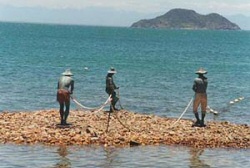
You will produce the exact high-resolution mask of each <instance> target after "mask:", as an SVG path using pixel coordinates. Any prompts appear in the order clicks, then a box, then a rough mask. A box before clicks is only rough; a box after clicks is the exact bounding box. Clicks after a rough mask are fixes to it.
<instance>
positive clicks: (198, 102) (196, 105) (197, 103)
mask: <svg viewBox="0 0 250 168" xmlns="http://www.w3.org/2000/svg"><path fill="white" fill-rule="evenodd" d="M199 104H200V98H199V97H198V96H197V95H196V96H195V99H194V103H193V113H194V116H195V118H196V122H195V123H194V124H193V125H192V126H200V117H199V114H198V107H199Z"/></svg>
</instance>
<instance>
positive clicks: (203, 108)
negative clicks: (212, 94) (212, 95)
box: [201, 95, 207, 127]
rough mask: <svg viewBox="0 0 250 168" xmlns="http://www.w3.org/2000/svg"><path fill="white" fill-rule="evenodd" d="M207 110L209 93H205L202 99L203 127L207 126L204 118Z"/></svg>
mask: <svg viewBox="0 0 250 168" xmlns="http://www.w3.org/2000/svg"><path fill="white" fill-rule="evenodd" d="M206 110H207V95H204V96H203V97H202V101H201V114H202V116H201V127H205V126H206V125H205V123H204V119H205V116H206Z"/></svg>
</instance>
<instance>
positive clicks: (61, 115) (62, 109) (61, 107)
mask: <svg viewBox="0 0 250 168" xmlns="http://www.w3.org/2000/svg"><path fill="white" fill-rule="evenodd" d="M59 112H60V118H61V125H63V121H64V119H63V116H64V104H63V103H60V111H59Z"/></svg>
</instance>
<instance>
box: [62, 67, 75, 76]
mask: <svg viewBox="0 0 250 168" xmlns="http://www.w3.org/2000/svg"><path fill="white" fill-rule="evenodd" d="M62 75H63V76H73V74H72V72H71V71H70V69H67V70H65V72H63V73H62Z"/></svg>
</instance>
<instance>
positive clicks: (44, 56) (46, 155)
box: [0, 22, 250, 168]
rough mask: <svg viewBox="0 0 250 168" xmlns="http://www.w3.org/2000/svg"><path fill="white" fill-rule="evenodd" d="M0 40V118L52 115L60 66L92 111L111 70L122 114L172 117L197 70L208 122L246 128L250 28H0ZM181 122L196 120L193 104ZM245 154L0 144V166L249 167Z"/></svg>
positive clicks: (11, 25)
mask: <svg viewBox="0 0 250 168" xmlns="http://www.w3.org/2000/svg"><path fill="white" fill-rule="evenodd" d="M0 41H1V42H0V59H1V61H0V73H1V75H0V81H1V86H0V93H1V97H0V112H3V111H10V112H17V111H27V112H31V113H32V111H35V110H43V109H51V108H53V109H54V108H58V103H57V102H56V89H57V81H58V79H59V77H60V75H61V73H62V72H64V71H65V70H66V69H71V71H72V73H73V74H74V80H75V90H74V96H75V97H76V98H77V100H78V101H79V102H81V103H82V104H83V105H85V106H88V107H97V106H99V105H101V104H102V103H103V102H105V100H106V99H107V97H108V95H107V94H106V93H105V77H106V74H107V71H108V70H109V69H110V67H114V68H115V69H116V70H117V74H115V76H114V81H115V83H116V85H117V86H119V87H120V89H119V90H120V100H121V101H120V102H121V104H122V106H123V108H125V109H126V110H129V111H134V112H138V113H143V114H154V115H158V116H163V117H174V118H178V117H179V116H180V115H181V114H182V112H183V111H184V109H185V108H186V107H187V105H188V102H189V101H190V100H191V98H192V97H193V95H194V93H193V91H192V85H193V80H194V78H195V77H197V75H196V74H195V71H196V70H198V69H199V68H200V67H203V68H205V69H206V70H207V71H208V74H206V77H207V78H208V82H209V83H208V89H207V93H208V105H209V106H210V107H211V108H212V109H214V110H216V111H218V112H219V115H216V116H215V115H213V114H211V113H209V114H207V117H206V118H205V120H206V121H214V120H215V121H228V122H230V123H236V124H248V125H249V124H250V120H249V118H250V110H249V107H250V101H249V100H250V31H219V30H218V31H211V30H164V29H160V30H159V29H134V28H124V27H98V26H80V25H53V24H51V25H50V24H28V23H6V22H0ZM239 98H243V99H242V100H241V99H239ZM118 107H119V106H118ZM77 108H78V106H76V105H75V104H74V103H73V102H72V103H71V109H77ZM107 108H108V107H107ZM69 117H70V116H69ZM182 118H186V119H193V118H194V116H193V113H192V107H189V108H188V110H187V111H186V113H185V114H184V115H183V117H182ZM249 156H250V150H249V149H246V150H245V149H220V148H219V149H202V150H201V149H200V150H198V149H193V148H188V147H183V146H141V147H135V148H104V147H96V146H95V147H92V146H87V147H80V148H79V147H74V146H72V147H67V148H65V147H48V146H43V145H35V146H25V145H11V144H1V145H0V163H1V164H0V167H105V168H111V167H112V168H113V167H234V168H235V167H239V168H241V167H250V161H249Z"/></svg>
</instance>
